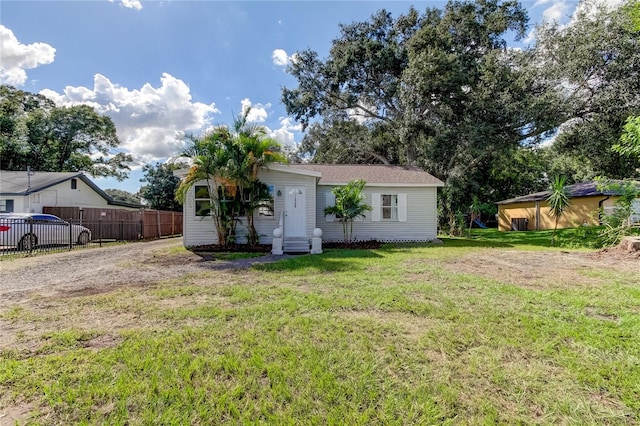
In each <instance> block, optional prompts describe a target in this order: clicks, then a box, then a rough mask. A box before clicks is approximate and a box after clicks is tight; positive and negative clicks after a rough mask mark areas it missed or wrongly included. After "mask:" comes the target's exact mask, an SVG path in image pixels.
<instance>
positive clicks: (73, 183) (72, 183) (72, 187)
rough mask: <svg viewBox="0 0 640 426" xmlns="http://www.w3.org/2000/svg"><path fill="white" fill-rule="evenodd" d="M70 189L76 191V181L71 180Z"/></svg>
mask: <svg viewBox="0 0 640 426" xmlns="http://www.w3.org/2000/svg"><path fill="white" fill-rule="evenodd" d="M71 189H78V179H71Z"/></svg>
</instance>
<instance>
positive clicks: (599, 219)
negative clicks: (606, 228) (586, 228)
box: [598, 195, 611, 225]
mask: <svg viewBox="0 0 640 426" xmlns="http://www.w3.org/2000/svg"><path fill="white" fill-rule="evenodd" d="M609 198H611V196H610V195H607V196H606V197H605V198H603V199H602V200H600V201H598V225H602V214H603V213H604V207H603V206H602V205H603V203H604V202H605V201H607V200H608V199H609Z"/></svg>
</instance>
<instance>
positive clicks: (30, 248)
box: [29, 219, 35, 254]
mask: <svg viewBox="0 0 640 426" xmlns="http://www.w3.org/2000/svg"><path fill="white" fill-rule="evenodd" d="M29 238H30V239H32V240H33V241H35V238H33V219H29ZM33 246H34V244H29V254H31V253H33Z"/></svg>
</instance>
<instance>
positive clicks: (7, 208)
mask: <svg viewBox="0 0 640 426" xmlns="http://www.w3.org/2000/svg"><path fill="white" fill-rule="evenodd" d="M0 213H13V200H0Z"/></svg>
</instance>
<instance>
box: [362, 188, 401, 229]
mask: <svg viewBox="0 0 640 426" xmlns="http://www.w3.org/2000/svg"><path fill="white" fill-rule="evenodd" d="M371 208H372V210H371V220H372V221H373V222H380V221H389V222H406V221H407V194H406V193H402V192H398V193H396V194H390V193H386V194H384V193H383V194H381V193H373V194H371Z"/></svg>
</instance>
